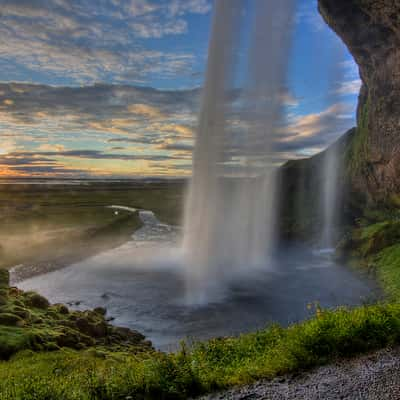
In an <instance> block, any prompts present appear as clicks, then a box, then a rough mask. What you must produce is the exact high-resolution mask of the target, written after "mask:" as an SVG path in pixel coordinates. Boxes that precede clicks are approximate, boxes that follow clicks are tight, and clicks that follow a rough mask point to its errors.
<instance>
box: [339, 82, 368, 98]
mask: <svg viewBox="0 0 400 400" xmlns="http://www.w3.org/2000/svg"><path fill="white" fill-rule="evenodd" d="M361 85H362V82H361V79H353V80H351V81H346V82H342V83H341V84H340V86H339V88H338V89H337V90H336V93H337V94H341V95H351V94H358V93H360V88H361Z"/></svg>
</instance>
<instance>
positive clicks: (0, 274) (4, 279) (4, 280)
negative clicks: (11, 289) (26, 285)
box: [0, 268, 10, 289]
mask: <svg viewBox="0 0 400 400" xmlns="http://www.w3.org/2000/svg"><path fill="white" fill-rule="evenodd" d="M9 281H10V274H9V272H8V271H7V270H6V269H1V268H0V289H5V288H8V286H9Z"/></svg>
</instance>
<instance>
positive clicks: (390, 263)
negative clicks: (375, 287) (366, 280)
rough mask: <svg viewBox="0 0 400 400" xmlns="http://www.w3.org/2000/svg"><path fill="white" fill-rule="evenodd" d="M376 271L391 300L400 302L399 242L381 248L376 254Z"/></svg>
mask: <svg viewBox="0 0 400 400" xmlns="http://www.w3.org/2000/svg"><path fill="white" fill-rule="evenodd" d="M376 263H377V273H378V277H379V280H380V282H381V283H382V286H383V288H384V289H385V292H386V293H387V295H388V296H389V297H390V299H391V300H392V301H396V302H400V244H396V245H393V246H390V247H387V248H385V249H384V250H382V251H381V252H380V253H379V254H378V256H377V260H376Z"/></svg>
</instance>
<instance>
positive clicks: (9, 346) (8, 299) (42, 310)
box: [0, 270, 152, 397]
mask: <svg viewBox="0 0 400 400" xmlns="http://www.w3.org/2000/svg"><path fill="white" fill-rule="evenodd" d="M0 293H1V299H2V301H1V303H0V359H2V360H6V359H8V358H10V357H11V356H12V355H14V354H16V353H17V352H18V351H21V350H27V349H29V350H34V351H55V350H59V349H60V348H64V347H67V348H72V349H77V350H82V349H86V348H91V347H95V348H98V347H100V348H101V347H104V346H106V347H107V348H108V349H109V350H113V351H130V352H135V353H137V352H142V351H146V352H151V351H152V347H151V345H150V343H149V342H147V341H145V340H144V336H143V335H141V334H140V333H138V332H135V331H130V330H129V329H126V328H118V327H114V326H112V325H109V324H108V323H107V321H106V319H105V314H106V310H105V309H103V308H97V309H95V310H93V311H84V312H81V311H70V310H68V308H67V307H66V306H64V305H63V304H54V305H50V304H49V302H48V301H47V299H45V298H44V297H42V296H40V295H39V294H37V293H34V292H23V291H21V290H19V289H17V288H10V287H9V286H8V272H7V271H5V270H0ZM0 397H1V396H0Z"/></svg>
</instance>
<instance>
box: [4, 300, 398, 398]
mask: <svg viewBox="0 0 400 400" xmlns="http://www.w3.org/2000/svg"><path fill="white" fill-rule="evenodd" d="M10 335H11V336H13V337H14V340H15V344H16V346H19V343H20V339H19V336H18V335H19V332H17V331H11V332H10ZM24 340H26V338H24ZM398 343H400V304H385V305H383V304H381V305H374V306H364V307H359V308H357V309H353V310H350V309H346V308H340V309H338V310H335V311H326V310H322V309H318V312H317V314H316V316H315V317H314V318H312V319H310V320H309V321H306V322H303V323H301V324H295V325H292V326H290V327H289V328H286V329H284V328H281V327H279V326H276V325H274V326H271V327H269V328H266V329H263V330H260V331H259V332H255V333H250V334H246V335H242V336H240V337H238V338H222V339H213V340H210V341H207V342H204V343H198V344H195V345H194V347H193V348H192V349H188V348H186V347H185V346H183V347H182V349H181V350H180V351H178V352H176V353H170V354H163V353H155V352H154V353H144V354H142V355H138V354H136V355H132V354H130V353H129V352H115V351H109V350H107V349H90V350H89V351H72V350H59V351H54V352H52V353H32V352H23V353H20V354H18V355H17V356H15V357H13V358H12V359H11V360H10V361H8V362H3V363H1V362H0V397H1V398H2V399H5V400H7V399H10V400H11V399H14V398H21V399H31V398H35V399H53V398H54V399H60V398H62V399H64V400H72V399H74V400H88V399H127V398H134V399H144V398H145V399H186V398H190V397H195V396H197V395H199V394H202V393H206V392H211V391H214V390H216V389H222V388H226V387H230V386H234V385H241V384H246V383H251V382H254V381H255V380H258V379H260V378H272V377H274V376H277V375H282V374H285V373H293V372H297V371H299V370H304V369H306V368H310V367H312V366H315V365H320V364H323V363H327V362H329V361H331V360H333V359H335V358H336V357H349V356H351V355H355V354H358V353H360V352H365V351H370V350H374V349H377V348H380V347H383V346H387V345H389V346H390V345H395V344H398Z"/></svg>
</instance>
